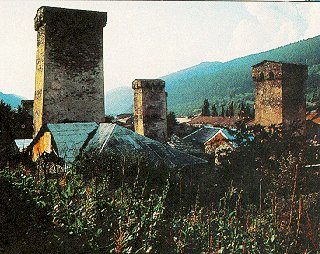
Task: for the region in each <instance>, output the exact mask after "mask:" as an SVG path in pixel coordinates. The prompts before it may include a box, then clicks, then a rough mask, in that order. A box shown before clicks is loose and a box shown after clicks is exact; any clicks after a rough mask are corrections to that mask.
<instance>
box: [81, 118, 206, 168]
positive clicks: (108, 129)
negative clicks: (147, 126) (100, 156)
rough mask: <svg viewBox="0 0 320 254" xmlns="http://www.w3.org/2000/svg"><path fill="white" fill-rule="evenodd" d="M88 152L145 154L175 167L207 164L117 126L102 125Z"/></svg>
mask: <svg viewBox="0 0 320 254" xmlns="http://www.w3.org/2000/svg"><path fill="white" fill-rule="evenodd" d="M85 150H86V151H89V150H96V151H98V152H103V151H111V152H115V153H120V154H124V155H126V154H144V155H146V156H147V157H148V158H149V159H151V160H153V161H164V162H165V163H166V164H167V165H169V166H173V167H183V166H188V165H196V164H206V163H207V161H205V160H203V159H200V158H198V157H195V156H192V155H189V154H187V153H184V152H182V151H179V150H177V149H173V148H171V147H170V146H169V145H167V144H163V143H161V142H158V141H156V140H153V139H150V138H147V137H145V136H142V135H139V134H138V133H136V132H133V131H131V130H129V129H127V128H124V127H121V126H119V125H116V124H110V123H101V124H100V125H99V127H98V129H97V131H96V133H95V135H94V136H93V138H92V139H91V140H90V141H89V142H88V145H87V146H86V148H85Z"/></svg>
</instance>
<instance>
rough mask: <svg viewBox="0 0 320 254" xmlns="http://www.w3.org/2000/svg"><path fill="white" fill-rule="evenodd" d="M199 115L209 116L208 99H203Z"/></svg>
mask: <svg viewBox="0 0 320 254" xmlns="http://www.w3.org/2000/svg"><path fill="white" fill-rule="evenodd" d="M201 115H202V116H210V110H209V101H208V99H205V100H204V101H203V106H202V110H201Z"/></svg>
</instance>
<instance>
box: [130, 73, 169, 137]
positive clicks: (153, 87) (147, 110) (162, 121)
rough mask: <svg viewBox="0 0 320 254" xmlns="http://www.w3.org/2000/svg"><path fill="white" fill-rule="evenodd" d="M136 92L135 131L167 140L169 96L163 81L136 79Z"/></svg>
mask: <svg viewBox="0 0 320 254" xmlns="http://www.w3.org/2000/svg"><path fill="white" fill-rule="evenodd" d="M132 88H133V90H134V129H135V131H136V132H137V133H139V134H141V135H144V136H147V137H149V138H152V139H155V140H159V141H162V142H165V141H166V140H167V95H166V92H165V82H164V81H163V80H161V79H136V80H134V81H133V82H132Z"/></svg>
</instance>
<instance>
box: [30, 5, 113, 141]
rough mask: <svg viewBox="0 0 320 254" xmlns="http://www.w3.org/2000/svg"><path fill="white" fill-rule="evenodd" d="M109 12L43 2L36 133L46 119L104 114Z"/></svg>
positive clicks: (90, 118)
mask: <svg viewBox="0 0 320 254" xmlns="http://www.w3.org/2000/svg"><path fill="white" fill-rule="evenodd" d="M106 18H107V16H106V13H102V12H93V11H83V10H71V9H63V8H54V7H41V8H39V9H38V12H37V15H36V17H35V23H34V24H35V30H36V31H37V55H36V81H35V98H34V135H35V134H36V133H37V132H38V131H39V129H40V128H41V126H42V125H43V124H45V123H59V122H92V121H95V122H99V121H101V120H102V118H103V117H104V81H103V48H102V46H103V27H104V26H105V25H106Z"/></svg>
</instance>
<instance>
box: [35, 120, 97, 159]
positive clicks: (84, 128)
mask: <svg viewBox="0 0 320 254" xmlns="http://www.w3.org/2000/svg"><path fill="white" fill-rule="evenodd" d="M97 128H98V124H97V123H95V122H89V123H49V124H46V125H45V126H43V127H42V128H41V130H40V132H39V133H38V134H37V136H36V138H35V139H34V141H35V140H38V139H39V138H40V136H42V135H43V133H44V132H46V131H49V132H50V133H51V136H52V146H53V149H54V152H55V153H56V154H57V156H58V157H60V158H62V159H63V160H64V161H66V162H72V161H74V160H75V158H76V156H77V155H78V154H79V152H80V149H81V147H82V146H83V144H84V143H85V141H86V140H87V139H88V136H89V134H90V133H91V132H93V131H94V130H95V129H97Z"/></svg>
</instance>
